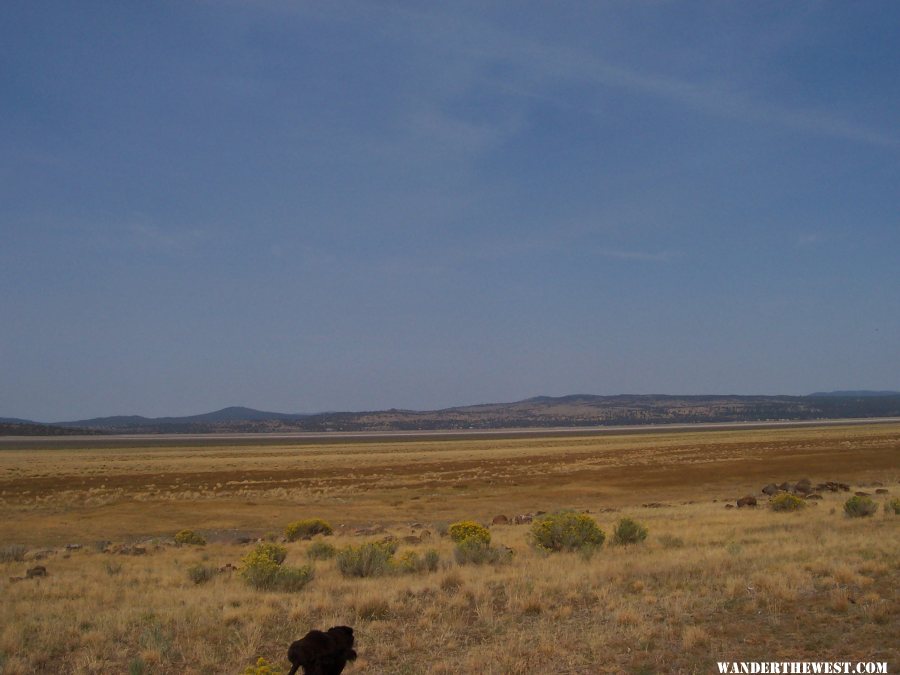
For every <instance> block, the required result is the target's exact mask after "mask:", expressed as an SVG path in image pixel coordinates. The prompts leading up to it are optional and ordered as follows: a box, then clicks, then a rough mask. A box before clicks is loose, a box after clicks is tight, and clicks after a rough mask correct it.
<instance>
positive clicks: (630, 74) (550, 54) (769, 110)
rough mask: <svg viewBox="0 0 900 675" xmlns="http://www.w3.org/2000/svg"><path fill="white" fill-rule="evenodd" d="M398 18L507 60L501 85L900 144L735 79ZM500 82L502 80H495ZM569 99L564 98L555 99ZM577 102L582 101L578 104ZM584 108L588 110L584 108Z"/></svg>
mask: <svg viewBox="0 0 900 675" xmlns="http://www.w3.org/2000/svg"><path fill="white" fill-rule="evenodd" d="M393 16H394V17H395V18H397V19H400V20H401V21H403V22H404V23H405V24H407V25H406V26H405V28H404V34H405V35H411V36H417V37H418V39H420V40H422V41H423V42H425V41H427V42H428V43H429V44H430V45H432V46H435V45H441V46H442V48H443V49H445V50H447V51H449V52H450V53H452V54H453V55H455V56H457V57H458V56H459V55H461V54H466V55H468V57H469V58H472V59H477V60H481V61H484V62H502V63H507V64H510V65H512V66H513V68H514V70H515V71H517V73H518V76H517V77H515V78H514V79H513V80H512V81H508V82H506V83H505V84H503V85H502V86H505V88H506V89H507V91H508V92H510V93H518V94H520V95H522V96H527V97H535V98H542V99H545V100H551V101H552V100H554V99H555V98H556V97H555V96H554V95H553V94H552V93H548V91H549V87H548V85H550V84H552V83H558V82H566V81H568V82H572V81H574V82H580V83H582V84H588V85H593V86H594V87H602V88H613V89H621V90H626V91H631V92H634V93H638V94H641V95H647V96H652V97H655V98H658V99H661V100H663V101H666V102H668V103H672V104H675V105H679V106H682V107H684V108H688V109H692V110H696V111H698V112H702V113H705V114H709V115H715V116H719V117H724V118H729V119H733V120H736V121H739V122H743V123H747V124H766V125H772V126H780V127H783V128H789V129H794V130H796V131H800V132H804V133H809V134H816V135H820V136H827V137H831V138H836V139H842V140H846V141H853V142H859V143H866V144H869V145H874V146H879V147H882V148H887V149H896V148H900V137H898V136H897V134H896V133H894V132H892V131H885V130H881V129H876V128H872V127H870V126H868V125H866V124H864V123H861V122H858V121H856V120H853V119H848V118H845V117H842V116H841V115H839V114H837V113H835V112H834V111H832V110H830V109H821V108H813V107H797V106H791V105H788V104H784V103H780V102H778V101H771V100H767V99H765V98H760V97H759V96H757V95H755V94H754V92H752V91H749V90H748V89H746V88H743V89H742V88H741V87H740V86H739V85H736V84H735V83H734V82H728V83H727V84H724V83H723V82H705V81H689V80H684V79H678V78H673V77H669V76H662V75H657V74H654V73H650V72H645V71H641V70H638V69H636V68H631V67H627V66H623V65H621V64H617V63H614V62H612V61H610V60H606V59H603V58H600V57H598V56H596V55H595V54H593V53H589V52H587V51H586V50H584V49H578V48H575V47H572V46H568V45H556V44H547V43H544V42H539V41H537V40H533V39H530V38H527V37H523V36H520V35H513V34H511V33H509V32H508V31H506V30H504V29H502V28H498V27H496V26H491V25H488V24H485V23H479V22H476V21H473V20H471V18H470V17H469V16H466V18H465V20H464V21H463V20H461V19H460V18H458V17H456V16H448V15H443V14H426V13H424V12H419V11H415V10H399V9H396V8H395V9H394V10H393ZM498 84H501V83H498ZM557 102H558V103H559V104H560V105H561V106H572V105H573V103H572V102H571V101H568V100H567V101H562V100H559V101H557ZM575 105H579V106H580V107H581V108H585V106H584V104H575ZM587 112H594V111H593V110H591V109H590V108H587Z"/></svg>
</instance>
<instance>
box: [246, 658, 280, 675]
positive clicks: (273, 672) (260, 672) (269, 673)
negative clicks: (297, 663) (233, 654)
mask: <svg viewBox="0 0 900 675" xmlns="http://www.w3.org/2000/svg"><path fill="white" fill-rule="evenodd" d="M283 673H284V671H283V670H282V669H281V668H279V667H278V666H277V665H275V664H273V663H269V662H268V661H267V660H266V659H264V658H263V657H261V656H260V657H259V658H258V659H257V660H256V664H255V665H252V666H247V667H246V668H245V669H244V670H243V671H242V672H241V675H282V674H283Z"/></svg>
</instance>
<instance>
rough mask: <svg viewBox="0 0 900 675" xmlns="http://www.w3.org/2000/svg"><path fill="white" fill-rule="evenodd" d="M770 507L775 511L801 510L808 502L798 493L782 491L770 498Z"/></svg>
mask: <svg viewBox="0 0 900 675" xmlns="http://www.w3.org/2000/svg"><path fill="white" fill-rule="evenodd" d="M769 508H770V509H772V510H773V511H799V510H800V509H803V508H806V502H805V501H803V498H802V497H798V496H797V495H792V494H791V493H789V492H780V493H778V494H777V495H775V496H774V497H772V499H770V500H769Z"/></svg>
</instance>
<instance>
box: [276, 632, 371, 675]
mask: <svg viewBox="0 0 900 675" xmlns="http://www.w3.org/2000/svg"><path fill="white" fill-rule="evenodd" d="M355 659H356V652H355V651H354V650H353V629H352V628H350V626H334V627H333V628H329V629H328V631H327V632H325V633H323V632H322V631H320V630H311V631H309V632H308V633H307V634H306V635H304V636H303V638H302V639H300V640H297V641H296V642H294V643H293V644H291V646H290V647H289V648H288V661H290V662H291V663H292V664H293V666H294V667H293V668H291V672H290V673H288V675H294V674H295V673H296V672H297V670H298V669H299V668H303V674H304V675H340V674H341V672H343V670H344V666H346V665H347V661H353V660H355Z"/></svg>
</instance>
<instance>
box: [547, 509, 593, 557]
mask: <svg viewBox="0 0 900 675" xmlns="http://www.w3.org/2000/svg"><path fill="white" fill-rule="evenodd" d="M530 535H531V543H532V545H533V546H534V547H535V548H537V549H539V550H542V551H578V550H582V549H588V548H598V547H600V546H602V545H603V541H604V540H605V539H606V535H605V534H604V533H603V530H601V529H600V527H599V526H598V525H597V523H596V521H595V520H594V519H593V518H591V517H590V516H588V515H586V514H583V513H575V512H574V511H559V512H557V513H550V514H547V515H546V516H543V517H541V518H540V519H537V520H535V521H534V522H533V523H532V524H531V532H530Z"/></svg>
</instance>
